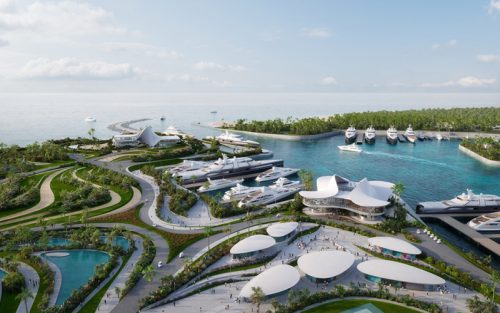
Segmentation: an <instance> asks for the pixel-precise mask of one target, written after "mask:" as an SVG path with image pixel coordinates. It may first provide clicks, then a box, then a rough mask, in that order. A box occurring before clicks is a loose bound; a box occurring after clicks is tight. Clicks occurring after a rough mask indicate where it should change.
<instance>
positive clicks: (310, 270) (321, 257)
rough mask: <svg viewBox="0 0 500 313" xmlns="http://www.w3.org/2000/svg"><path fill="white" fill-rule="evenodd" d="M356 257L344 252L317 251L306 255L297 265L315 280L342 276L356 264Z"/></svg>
mask: <svg viewBox="0 0 500 313" xmlns="http://www.w3.org/2000/svg"><path fill="white" fill-rule="evenodd" d="M354 259H355V258H354V255H352V254H350V253H349V252H344V251H316V252H311V253H308V254H304V255H303V256H301V257H300V258H299V260H298V261H297V264H298V266H299V268H300V270H301V271H302V272H304V273H305V274H307V275H309V276H311V277H314V278H321V279H326V278H332V277H335V276H338V275H341V274H342V273H344V272H345V271H347V270H348V269H349V268H350V267H351V266H352V265H353V264H354Z"/></svg>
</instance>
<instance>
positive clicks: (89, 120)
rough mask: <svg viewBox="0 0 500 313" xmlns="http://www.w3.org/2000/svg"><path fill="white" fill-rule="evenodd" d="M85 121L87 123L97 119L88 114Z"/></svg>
mask: <svg viewBox="0 0 500 313" xmlns="http://www.w3.org/2000/svg"><path fill="white" fill-rule="evenodd" d="M84 121H85V122H87V123H92V122H95V121H96V119H95V118H94V117H92V116H87V117H86V118H85V120H84Z"/></svg>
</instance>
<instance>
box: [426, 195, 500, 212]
mask: <svg viewBox="0 0 500 313" xmlns="http://www.w3.org/2000/svg"><path fill="white" fill-rule="evenodd" d="M499 210H500V197H499V196H496V195H484V194H478V195H477V194H474V193H473V192H472V190H471V189H467V193H462V194H461V195H458V196H456V197H455V198H453V199H451V200H445V201H430V202H420V203H419V204H417V213H423V214H427V213H471V212H474V213H475V212H477V213H483V212H484V213H487V212H496V211H499Z"/></svg>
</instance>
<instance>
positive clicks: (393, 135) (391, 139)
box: [385, 126, 398, 145]
mask: <svg viewBox="0 0 500 313" xmlns="http://www.w3.org/2000/svg"><path fill="white" fill-rule="evenodd" d="M385 139H386V140H387V142H388V143H390V144H391V145H395V144H397V143H398V130H397V129H396V128H395V127H394V126H391V127H389V129H388V130H387V135H386V136H385Z"/></svg>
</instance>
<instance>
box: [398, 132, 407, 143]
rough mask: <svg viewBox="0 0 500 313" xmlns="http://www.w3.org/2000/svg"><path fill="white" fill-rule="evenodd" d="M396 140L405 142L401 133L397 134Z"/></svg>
mask: <svg viewBox="0 0 500 313" xmlns="http://www.w3.org/2000/svg"><path fill="white" fill-rule="evenodd" d="M398 141H399V142H406V138H405V137H404V136H403V135H401V134H398Z"/></svg>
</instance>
